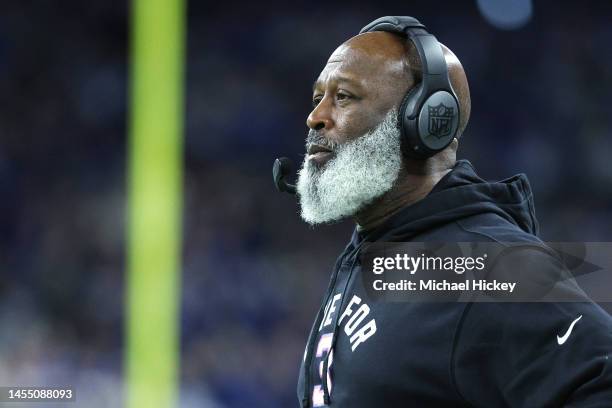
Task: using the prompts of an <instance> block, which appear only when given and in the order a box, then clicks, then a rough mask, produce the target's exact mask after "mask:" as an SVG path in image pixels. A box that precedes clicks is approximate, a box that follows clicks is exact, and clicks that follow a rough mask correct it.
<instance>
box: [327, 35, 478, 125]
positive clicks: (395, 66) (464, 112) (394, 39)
mask: <svg viewBox="0 0 612 408" xmlns="http://www.w3.org/2000/svg"><path fill="white" fill-rule="evenodd" d="M440 46H441V47H442V52H443V54H444V58H445V60H446V66H447V67H448V75H449V79H450V83H451V86H452V87H453V90H454V91H455V94H456V95H457V99H458V100H459V109H460V117H459V130H458V132H457V136H461V134H463V131H464V130H465V128H466V126H467V123H468V120H469V118H470V111H471V100H470V88H469V86H468V81H467V77H466V75H465V71H464V69H463V66H462V65H461V62H460V61H459V59H458V58H457V56H456V55H455V54H454V53H453V52H452V51H451V50H450V49H449V48H448V47H446V46H445V45H444V44H440ZM343 48H352V49H354V50H357V51H359V52H362V53H364V54H366V55H368V56H370V57H371V58H373V59H374V60H377V61H381V62H383V63H385V64H387V65H388V67H389V68H390V69H389V74H390V75H389V80H390V81H393V82H394V83H395V87H396V89H397V90H398V91H399V93H400V94H401V95H402V96H401V97H403V95H405V94H406V92H407V91H408V90H409V89H412V88H413V87H414V86H415V85H416V84H418V83H419V82H421V80H422V64H421V61H420V58H419V53H418V51H417V49H416V46H415V45H414V43H413V42H412V41H407V40H406V39H405V38H403V37H401V36H399V35H397V34H393V33H388V32H383V31H374V32H367V33H363V34H359V35H357V36H355V37H352V38H351V39H349V40H348V41H346V42H345V43H344V44H342V45H341V46H340V47H339V48H338V50H336V51H339V50H342V49H343ZM334 54H335V53H334ZM332 57H333V55H332ZM330 59H331V58H330Z"/></svg>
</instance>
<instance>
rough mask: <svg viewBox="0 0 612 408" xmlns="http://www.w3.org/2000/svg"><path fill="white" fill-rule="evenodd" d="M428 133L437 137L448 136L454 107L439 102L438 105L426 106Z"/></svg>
mask: <svg viewBox="0 0 612 408" xmlns="http://www.w3.org/2000/svg"><path fill="white" fill-rule="evenodd" d="M428 109H429V129H428V130H429V134H430V135H431V136H435V137H437V138H438V139H440V138H442V137H444V136H448V135H449V134H450V132H451V129H452V124H453V116H454V109H453V108H452V107H448V106H446V105H444V104H443V103H441V102H440V104H439V105H438V106H428Z"/></svg>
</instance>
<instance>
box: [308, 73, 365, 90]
mask: <svg viewBox="0 0 612 408" xmlns="http://www.w3.org/2000/svg"><path fill="white" fill-rule="evenodd" d="M332 81H335V82H346V83H349V84H351V85H354V86H358V87H361V83H360V82H359V81H358V80H356V79H354V78H351V77H347V76H337V77H333V78H332ZM319 84H320V81H319V80H318V79H317V80H316V81H314V83H313V84H312V90H313V91H314V90H315V89H317V85H319Z"/></svg>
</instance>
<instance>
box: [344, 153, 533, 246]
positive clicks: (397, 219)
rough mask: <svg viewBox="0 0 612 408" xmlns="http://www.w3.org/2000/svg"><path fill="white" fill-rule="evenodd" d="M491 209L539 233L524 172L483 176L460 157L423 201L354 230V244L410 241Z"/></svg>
mask: <svg viewBox="0 0 612 408" xmlns="http://www.w3.org/2000/svg"><path fill="white" fill-rule="evenodd" d="M488 212H492V213H495V214H498V215H500V216H501V217H503V218H504V219H506V220H507V221H509V222H511V223H513V224H515V225H516V226H517V227H519V228H520V229H522V230H523V231H525V232H528V233H530V234H534V235H537V234H538V229H539V227H538V222H537V220H536V216H535V209H534V204H533V193H532V191H531V186H530V185H529V180H527V176H526V175H525V174H517V175H515V176H512V177H510V178H508V179H505V180H501V181H493V182H488V181H485V180H483V179H482V178H480V177H479V176H478V175H477V174H476V171H475V170H474V167H473V166H472V164H471V163H470V162H469V161H468V160H458V161H457V162H456V163H455V165H454V166H453V169H452V170H451V171H450V172H448V173H447V174H446V175H445V176H444V177H443V178H442V179H441V180H440V181H439V182H438V183H437V184H436V185H435V186H434V188H433V189H432V191H431V192H430V193H429V194H428V195H427V196H425V198H423V199H422V200H420V201H417V202H416V203H414V204H411V205H409V206H407V207H405V208H404V209H402V210H401V211H399V212H398V213H396V214H394V215H393V216H392V217H391V218H390V219H389V220H387V221H386V222H385V223H384V224H383V225H381V226H379V227H377V228H375V229H373V230H371V231H364V230H359V229H356V230H355V234H353V243H354V244H357V243H359V242H361V241H362V240H364V239H365V240H367V241H376V240H379V239H380V238H382V237H383V235H384V240H386V241H408V240H410V239H411V238H412V237H414V236H416V235H418V234H420V233H422V232H425V231H428V230H432V229H434V228H436V227H438V226H442V225H444V224H448V223H450V222H453V221H455V220H458V219H461V218H465V217H469V216H472V215H476V214H481V213H488Z"/></svg>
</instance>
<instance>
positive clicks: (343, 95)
mask: <svg viewBox="0 0 612 408" xmlns="http://www.w3.org/2000/svg"><path fill="white" fill-rule="evenodd" d="M350 97H351V95H349V94H345V93H343V92H339V93H338V94H337V95H336V99H338V100H339V101H343V100H345V99H349V98H350Z"/></svg>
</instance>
